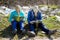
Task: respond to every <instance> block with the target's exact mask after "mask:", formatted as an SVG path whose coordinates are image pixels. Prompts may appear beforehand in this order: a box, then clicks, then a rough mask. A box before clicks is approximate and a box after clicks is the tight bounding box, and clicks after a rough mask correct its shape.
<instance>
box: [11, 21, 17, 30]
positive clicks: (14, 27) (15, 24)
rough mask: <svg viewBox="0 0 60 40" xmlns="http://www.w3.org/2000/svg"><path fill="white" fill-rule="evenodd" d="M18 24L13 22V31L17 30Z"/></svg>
mask: <svg viewBox="0 0 60 40" xmlns="http://www.w3.org/2000/svg"><path fill="white" fill-rule="evenodd" d="M16 26H17V22H16V21H12V30H13V31H14V30H17V27H16Z"/></svg>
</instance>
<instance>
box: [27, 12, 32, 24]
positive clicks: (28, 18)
mask: <svg viewBox="0 0 60 40" xmlns="http://www.w3.org/2000/svg"><path fill="white" fill-rule="evenodd" d="M30 18H31V17H30V11H29V12H28V17H27V20H28V23H30V21H31V19H30Z"/></svg>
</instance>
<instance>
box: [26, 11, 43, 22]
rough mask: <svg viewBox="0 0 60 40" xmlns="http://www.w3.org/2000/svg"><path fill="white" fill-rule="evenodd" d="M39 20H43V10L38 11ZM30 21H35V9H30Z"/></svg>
mask: <svg viewBox="0 0 60 40" xmlns="http://www.w3.org/2000/svg"><path fill="white" fill-rule="evenodd" d="M36 19H37V20H42V15H41V12H39V11H38V12H37V17H36ZM27 20H28V23H30V21H34V20H35V16H34V11H33V10H30V11H29V12H28V18H27Z"/></svg>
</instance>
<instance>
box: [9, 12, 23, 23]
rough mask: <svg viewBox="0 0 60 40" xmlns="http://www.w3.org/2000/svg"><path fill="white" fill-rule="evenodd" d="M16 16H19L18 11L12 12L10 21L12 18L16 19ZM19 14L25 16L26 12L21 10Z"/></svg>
mask: <svg viewBox="0 0 60 40" xmlns="http://www.w3.org/2000/svg"><path fill="white" fill-rule="evenodd" d="M16 16H18V13H17V12H16V11H13V12H11V14H10V17H9V22H11V21H12V20H15V17H16ZM19 16H20V17H24V12H23V11H20V13H19Z"/></svg>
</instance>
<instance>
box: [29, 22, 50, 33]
mask: <svg viewBox="0 0 60 40" xmlns="http://www.w3.org/2000/svg"><path fill="white" fill-rule="evenodd" d="M35 27H36V23H34V24H30V23H29V28H30V31H35ZM38 29H41V30H42V31H44V32H45V33H47V34H48V32H50V30H49V29H47V28H46V27H45V25H44V24H43V23H38Z"/></svg>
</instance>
